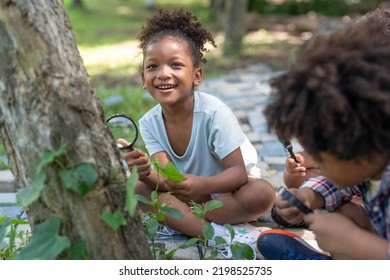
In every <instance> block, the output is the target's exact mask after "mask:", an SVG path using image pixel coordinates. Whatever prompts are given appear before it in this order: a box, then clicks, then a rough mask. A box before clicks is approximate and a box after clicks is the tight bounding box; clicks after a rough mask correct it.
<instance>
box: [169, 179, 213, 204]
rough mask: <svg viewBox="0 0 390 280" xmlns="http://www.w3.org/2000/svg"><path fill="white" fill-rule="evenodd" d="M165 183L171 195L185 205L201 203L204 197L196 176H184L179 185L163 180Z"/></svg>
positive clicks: (199, 180)
mask: <svg viewBox="0 0 390 280" xmlns="http://www.w3.org/2000/svg"><path fill="white" fill-rule="evenodd" d="M165 183H166V184H167V185H168V186H169V187H170V189H171V192H172V195H174V196H176V197H177V198H178V199H180V200H181V201H183V202H186V203H188V202H190V201H196V202H199V201H203V200H204V196H205V195H206V194H205V193H204V190H203V189H202V184H201V179H200V177H198V176H194V175H191V174H184V180H183V181H182V182H180V183H178V182H173V181H170V180H165Z"/></svg>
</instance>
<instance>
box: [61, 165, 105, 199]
mask: <svg viewBox="0 0 390 280" xmlns="http://www.w3.org/2000/svg"><path fill="white" fill-rule="evenodd" d="M59 176H60V179H61V182H62V184H63V185H64V187H65V188H67V189H69V190H72V191H74V192H75V193H77V194H78V195H79V196H80V197H81V198H83V197H84V196H85V195H86V194H87V193H88V192H89V191H90V190H91V189H92V188H93V186H94V185H95V183H96V181H97V179H98V174H97V172H96V171H95V169H94V168H93V166H92V165H91V164H90V163H85V162H84V163H80V164H78V165H77V166H76V167H75V168H74V169H73V170H70V169H65V170H62V171H60V172H59Z"/></svg>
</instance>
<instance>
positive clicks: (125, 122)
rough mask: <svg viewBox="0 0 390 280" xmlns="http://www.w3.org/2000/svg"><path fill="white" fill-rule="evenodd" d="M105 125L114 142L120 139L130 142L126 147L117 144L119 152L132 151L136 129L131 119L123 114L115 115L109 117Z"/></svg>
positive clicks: (136, 135) (135, 138)
mask: <svg viewBox="0 0 390 280" xmlns="http://www.w3.org/2000/svg"><path fill="white" fill-rule="evenodd" d="M106 123H107V125H108V128H109V129H110V131H111V133H112V135H113V136H114V139H115V140H118V139H119V138H122V139H125V140H126V141H128V142H130V144H129V145H127V146H122V145H120V144H117V148H118V149H119V150H130V151H132V150H134V144H135V142H136V141H137V138H138V127H137V124H136V123H135V121H134V120H133V119H132V118H131V117H129V116H127V115H124V114H115V115H112V116H111V117H109V118H108V119H107V120H106Z"/></svg>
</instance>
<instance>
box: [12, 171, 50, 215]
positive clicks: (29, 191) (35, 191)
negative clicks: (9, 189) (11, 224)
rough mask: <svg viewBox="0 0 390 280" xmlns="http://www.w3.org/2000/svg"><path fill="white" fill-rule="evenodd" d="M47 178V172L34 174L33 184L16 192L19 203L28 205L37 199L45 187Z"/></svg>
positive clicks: (24, 205) (23, 205)
mask: <svg viewBox="0 0 390 280" xmlns="http://www.w3.org/2000/svg"><path fill="white" fill-rule="evenodd" d="M45 180H46V174H45V173H36V174H35V175H34V178H33V181H32V185H31V186H29V187H26V188H24V189H22V190H21V191H20V192H19V193H18V194H16V201H17V205H19V206H22V207H27V206H29V205H30V204H31V203H33V202H34V201H36V200H37V199H38V198H39V196H40V195H41V192H42V191H43V189H44V188H45Z"/></svg>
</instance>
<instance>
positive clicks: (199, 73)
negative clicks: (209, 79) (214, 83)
mask: <svg viewBox="0 0 390 280" xmlns="http://www.w3.org/2000/svg"><path fill="white" fill-rule="evenodd" d="M202 81H203V70H202V68H197V69H196V70H195V77H194V82H193V85H194V86H195V87H197V86H199V85H200V84H201V83H202Z"/></svg>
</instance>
